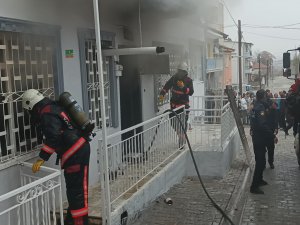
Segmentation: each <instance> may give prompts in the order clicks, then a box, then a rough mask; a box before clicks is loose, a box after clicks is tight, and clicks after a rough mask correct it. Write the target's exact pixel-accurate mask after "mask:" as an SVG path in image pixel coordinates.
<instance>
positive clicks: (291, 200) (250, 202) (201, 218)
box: [134, 77, 300, 225]
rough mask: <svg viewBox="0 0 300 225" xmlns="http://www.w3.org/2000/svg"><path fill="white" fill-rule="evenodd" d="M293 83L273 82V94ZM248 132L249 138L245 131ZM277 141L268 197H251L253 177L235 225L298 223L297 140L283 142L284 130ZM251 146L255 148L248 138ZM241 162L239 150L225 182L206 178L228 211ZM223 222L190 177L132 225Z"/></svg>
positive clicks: (267, 174) (268, 175)
mask: <svg viewBox="0 0 300 225" xmlns="http://www.w3.org/2000/svg"><path fill="white" fill-rule="evenodd" d="M291 83H292V81H290V80H287V79H285V78H282V77H278V78H276V79H275V80H274V81H273V82H272V83H271V85H272V86H271V85H270V87H269V89H271V91H272V92H278V91H280V90H287V89H288V87H289V86H290V84H291ZM245 130H246V133H247V134H249V129H248V128H247V127H246V129H245ZM291 133H292V130H290V134H291ZM278 137H279V143H278V144H277V145H276V149H275V163H274V164H275V169H274V170H272V169H270V168H269V166H268V165H267V168H266V170H265V171H264V179H265V180H266V181H268V183H269V185H267V186H264V187H263V188H262V189H263V190H264V191H265V194H264V195H254V194H251V193H250V192H249V185H250V183H251V181H252V177H250V179H249V180H248V181H249V182H248V184H247V187H246V189H245V192H244V201H243V202H242V204H241V205H240V204H239V205H238V207H237V209H236V210H235V211H236V215H238V216H236V217H235V218H234V221H235V223H236V224H242V225H270V224H278V225H279V224H280V225H296V224H300V194H299V193H300V170H299V168H298V164H297V160H296V156H295V153H294V149H293V141H294V138H293V136H292V135H289V136H287V137H285V135H284V133H283V131H280V133H279V135H278ZM248 141H249V145H250V146H251V149H252V143H251V139H250V137H249V136H248ZM243 160H244V157H243V151H242V150H241V154H240V155H239V157H238V158H237V159H236V160H235V162H234V163H233V165H232V168H231V170H230V171H229V173H228V174H227V176H226V177H224V178H223V179H212V178H210V179H204V180H205V184H206V186H207V188H208V192H209V193H210V194H211V195H212V197H213V198H214V199H215V200H216V201H217V203H218V204H220V205H221V207H222V208H223V209H226V210H227V211H229V210H230V209H231V202H232V201H233V199H234V198H235V197H236V192H237V190H238V189H239V188H240V186H241V181H242V180H243V177H244V175H245V167H244V166H243V165H244V163H243ZM168 197H170V198H172V200H173V202H174V203H173V205H171V206H169V205H167V204H166V203H164V199H165V198H168ZM240 214H242V215H241V217H240ZM220 219H221V216H220V214H219V213H218V212H217V211H216V210H215V209H214V208H213V207H212V205H211V204H210V202H209V200H208V199H207V197H206V196H205V194H204V191H203V190H202V188H201V187H200V184H199V182H198V180H197V179H196V178H187V179H186V180H185V181H184V182H182V183H181V184H178V185H177V186H175V187H173V188H172V189H171V190H170V191H169V192H168V193H166V194H165V196H161V197H160V198H159V199H157V201H156V202H153V203H152V205H151V206H150V207H149V208H148V209H146V210H145V211H143V212H141V213H140V215H139V218H138V220H137V221H136V223H135V224H134V225H150V224H151V225H196V224H197V225H201V224H205V225H207V224H212V225H215V224H220V221H221V220H220Z"/></svg>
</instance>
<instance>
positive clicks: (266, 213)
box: [240, 130, 300, 225]
mask: <svg viewBox="0 0 300 225" xmlns="http://www.w3.org/2000/svg"><path fill="white" fill-rule="evenodd" d="M290 133H292V131H291V130H290ZM293 142H294V138H293V135H289V136H287V138H286V139H285V136H284V133H283V132H282V131H280V133H279V143H278V144H277V145H276V148H275V157H274V158H275V162H274V165H275V169H274V170H272V169H270V167H269V165H267V168H266V170H265V171H264V179H265V180H266V181H267V182H268V183H269V185H267V186H264V187H262V190H264V192H265V194H264V195H253V194H251V193H249V194H248V198H247V200H246V204H245V206H244V210H243V216H242V219H241V223H240V224H242V225H254V224H255V225H270V224H272V225H273V224H278V225H279V224H280V225H296V224H300V170H299V168H298V164H297V159H296V155H295V153H294V147H293ZM247 190H248V189H247Z"/></svg>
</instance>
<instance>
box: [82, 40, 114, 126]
mask: <svg viewBox="0 0 300 225" xmlns="http://www.w3.org/2000/svg"><path fill="white" fill-rule="evenodd" d="M85 57H86V71H87V74H86V75H87V92H88V106H89V116H90V119H91V120H92V122H94V123H95V125H96V126H97V128H101V127H102V118H101V99H100V83H99V72H98V66H97V46H96V40H86V41H85ZM103 61H104V63H103V80H104V99H105V107H106V110H105V113H106V126H112V119H111V101H110V100H111V98H110V81H109V73H110V71H109V60H108V58H103Z"/></svg>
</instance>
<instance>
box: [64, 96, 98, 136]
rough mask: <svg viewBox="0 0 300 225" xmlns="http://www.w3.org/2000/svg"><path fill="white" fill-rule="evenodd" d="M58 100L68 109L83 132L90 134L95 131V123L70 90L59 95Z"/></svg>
mask: <svg viewBox="0 0 300 225" xmlns="http://www.w3.org/2000/svg"><path fill="white" fill-rule="evenodd" d="M58 102H59V104H60V105H61V106H62V107H63V108H64V109H65V110H66V111H67V113H68V115H69V116H70V117H71V119H72V122H73V123H74V124H75V125H76V126H77V127H78V128H79V129H81V130H82V132H83V133H85V134H90V133H91V132H92V131H93V129H94V127H95V125H94V124H93V123H92V122H91V121H90V119H89V117H88V115H87V114H86V113H85V112H84V111H83V109H82V107H81V106H80V105H79V104H78V103H77V101H76V100H75V99H74V97H73V96H72V95H71V94H70V93H69V92H63V93H62V94H61V95H60V96H59V100H58Z"/></svg>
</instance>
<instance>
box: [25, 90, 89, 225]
mask: <svg viewBox="0 0 300 225" xmlns="http://www.w3.org/2000/svg"><path fill="white" fill-rule="evenodd" d="M22 105H23V108H24V109H26V110H28V111H29V112H30V115H31V119H32V121H34V123H35V125H36V126H38V127H39V128H40V130H41V131H42V134H43V136H44V144H43V147H42V148H41V151H40V154H39V157H40V159H38V160H37V161H36V163H34V165H33V167H32V171H33V172H34V173H35V172H37V171H39V169H40V167H41V165H43V163H44V162H45V161H47V160H48V159H49V158H50V156H51V155H52V154H53V153H54V152H55V153H56V154H57V156H58V158H59V159H60V162H61V167H62V169H64V176H65V181H66V189H67V198H68V202H69V208H68V213H67V217H66V221H65V225H88V174H89V158H90V145H89V142H88V141H87V138H86V137H84V136H83V135H82V131H80V130H79V129H77V128H76V127H75V126H74V125H73V124H72V121H71V119H70V118H69V116H68V115H67V113H66V112H65V111H64V109H63V108H62V107H61V106H60V105H58V104H57V102H55V101H52V100H50V99H48V98H46V97H44V96H43V95H42V94H41V93H39V92H38V91H37V90H34V89H30V90H28V91H26V92H25V93H24V95H23V99H22Z"/></svg>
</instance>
